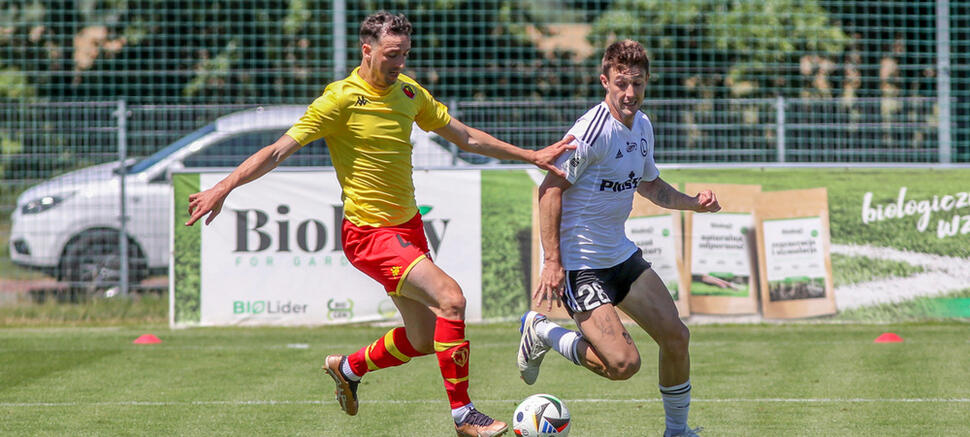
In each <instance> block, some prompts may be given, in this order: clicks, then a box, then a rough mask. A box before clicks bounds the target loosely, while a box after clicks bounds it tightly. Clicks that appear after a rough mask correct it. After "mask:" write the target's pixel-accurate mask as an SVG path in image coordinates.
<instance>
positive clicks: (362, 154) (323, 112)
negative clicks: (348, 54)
mask: <svg viewBox="0 0 970 437" xmlns="http://www.w3.org/2000/svg"><path fill="white" fill-rule="evenodd" d="M359 69H360V68H359V67H358V68H357V69H354V71H353V72H352V73H350V76H348V77H347V78H346V79H343V80H339V81H336V82H333V83H331V84H330V85H328V86H327V88H326V90H324V92H323V95H321V96H320V97H318V98H317V99H316V100H314V101H313V103H312V104H310V107H309V108H307V111H306V113H304V114H303V117H301V118H300V121H299V122H297V123H296V124H295V125H293V127H292V128H290V130H288V131H287V132H286V134H287V135H289V136H290V137H292V138H293V139H294V140H296V141H297V142H299V143H300V144H301V145H306V144H308V143H310V142H312V141H315V140H318V139H320V138H323V139H324V140H326V142H327V147H329V149H330V156H331V158H332V159H333V166H334V168H335V169H336V171H337V180H338V181H339V182H340V186H341V188H342V189H343V202H344V216H345V217H346V218H347V220H349V221H350V222H351V223H353V224H355V225H357V226H378V227H379V226H394V225H399V224H401V223H405V222H407V221H408V220H410V219H411V218H412V217H414V216H415V214H417V213H418V207H417V203H416V202H415V200H414V182H413V180H412V178H411V173H412V171H413V167H412V165H411V150H412V146H411V126H412V124H413V123H415V122H417V124H418V126H419V127H421V129H424V130H426V131H433V130H435V129H439V128H441V127H444V126H445V125H447V124H448V123H449V122H450V121H451V116H450V115H449V114H448V108H447V107H446V106H445V105H443V104H442V103H441V102H439V101H437V100H435V98H434V97H433V96H432V95H431V93H429V92H428V91H427V90H426V89H424V88H423V87H421V85H418V83H417V82H415V81H414V79H411V78H410V77H407V76H405V75H403V74H401V75H399V76H398V79H397V80H396V81H395V82H394V84H393V85H391V86H390V87H388V88H386V89H383V90H377V89H374V88H373V87H371V86H370V84H368V83H367V82H366V81H364V79H362V78H361V77H360V75H359V74H358V72H357V71H358V70H359Z"/></svg>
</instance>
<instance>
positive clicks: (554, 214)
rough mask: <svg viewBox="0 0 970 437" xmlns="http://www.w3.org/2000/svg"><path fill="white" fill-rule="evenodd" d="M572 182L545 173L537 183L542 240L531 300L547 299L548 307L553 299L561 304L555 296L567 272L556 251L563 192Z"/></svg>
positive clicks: (561, 286) (539, 301)
mask: <svg viewBox="0 0 970 437" xmlns="http://www.w3.org/2000/svg"><path fill="white" fill-rule="evenodd" d="M570 186H572V184H570V183H569V181H567V180H566V179H564V178H563V177H561V176H559V175H556V174H553V173H547V174H546V178H545V180H543V181H542V185H540V186H539V241H540V242H541V243H542V252H543V260H542V271H541V273H540V274H539V284H538V285H537V286H536V289H535V292H534V293H533V294H532V300H533V301H536V302H538V305H539V306H541V305H542V302H543V301H546V300H548V301H549V304H548V309H550V310H551V309H552V302H553V301H556V306H561V305H562V301H561V300H559V299H557V297H558V296H559V295H561V294H562V291H563V282H564V280H565V278H566V272H565V270H563V267H562V259H561V258H560V252H559V229H560V224H561V222H562V193H563V191H565V190H566V189H568V188H569V187H570Z"/></svg>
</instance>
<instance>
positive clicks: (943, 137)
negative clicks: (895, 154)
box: [936, 0, 953, 164]
mask: <svg viewBox="0 0 970 437" xmlns="http://www.w3.org/2000/svg"><path fill="white" fill-rule="evenodd" d="M936 99H937V105H938V106H939V109H940V118H939V125H938V126H937V141H938V147H939V149H940V164H949V163H950V162H951V160H952V148H953V143H952V138H951V137H950V135H951V133H950V115H951V113H950V1H949V0H936Z"/></svg>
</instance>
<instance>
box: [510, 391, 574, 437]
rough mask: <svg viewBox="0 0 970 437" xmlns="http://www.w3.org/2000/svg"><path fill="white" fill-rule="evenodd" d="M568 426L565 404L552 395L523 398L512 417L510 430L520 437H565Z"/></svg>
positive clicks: (567, 413) (567, 432)
mask: <svg viewBox="0 0 970 437" xmlns="http://www.w3.org/2000/svg"><path fill="white" fill-rule="evenodd" d="M569 426H570V421H569V410H567V409H566V404H564V403H563V402H562V400H560V399H559V398H557V397H555V396H553V395H547V394H537V395H532V396H529V397H527V398H525V400H524V401H522V403H521V404H519V406H518V407H516V408H515V413H514V415H513V416H512V430H513V431H515V435H517V436H521V437H553V436H557V437H566V436H567V435H569Z"/></svg>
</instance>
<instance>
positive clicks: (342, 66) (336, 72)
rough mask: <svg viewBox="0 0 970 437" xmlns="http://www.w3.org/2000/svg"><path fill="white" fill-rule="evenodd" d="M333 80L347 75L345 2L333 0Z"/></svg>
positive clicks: (343, 0)
mask: <svg viewBox="0 0 970 437" xmlns="http://www.w3.org/2000/svg"><path fill="white" fill-rule="evenodd" d="M332 18H333V19H332V23H333V80H341V79H343V78H344V76H346V75H347V2H346V0H333V17H332Z"/></svg>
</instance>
